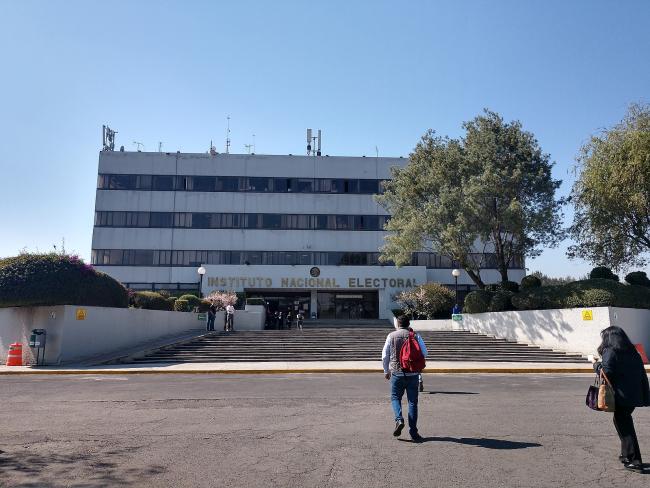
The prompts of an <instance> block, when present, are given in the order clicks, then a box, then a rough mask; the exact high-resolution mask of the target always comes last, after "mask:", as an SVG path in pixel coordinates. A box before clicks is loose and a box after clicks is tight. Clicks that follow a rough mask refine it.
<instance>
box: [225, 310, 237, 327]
mask: <svg viewBox="0 0 650 488" xmlns="http://www.w3.org/2000/svg"><path fill="white" fill-rule="evenodd" d="M234 321H235V307H233V306H232V305H226V330H227V331H230V332H232V331H233V330H235V328H234Z"/></svg>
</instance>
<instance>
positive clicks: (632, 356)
mask: <svg viewBox="0 0 650 488" xmlns="http://www.w3.org/2000/svg"><path fill="white" fill-rule="evenodd" d="M600 337H601V338H602V343H601V344H600V346H599V347H598V354H600V357H601V358H602V359H601V361H597V362H595V363H594V370H595V371H596V373H598V374H600V373H601V371H602V372H604V373H605V375H606V377H607V379H608V380H609V382H610V383H611V385H612V388H613V389H614V427H616V432H617V433H618V437H619V439H620V440H621V455H620V456H619V457H618V459H619V460H620V461H621V462H622V463H623V466H625V468H626V469H629V470H631V471H637V472H642V471H643V462H642V461H641V451H640V450H639V441H638V440H637V437H636V431H635V430H634V421H633V420H632V412H634V409H635V408H636V407H649V406H650V389H649V388H648V375H647V373H646V372H645V368H644V366H643V360H642V359H641V356H640V355H639V353H638V352H637V350H636V348H635V347H634V344H632V341H630V339H629V337H628V336H627V334H626V333H625V331H624V330H623V329H621V328H620V327H616V326H611V327H607V328H606V329H603V330H602V331H601V333H600Z"/></svg>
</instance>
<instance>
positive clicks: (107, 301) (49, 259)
mask: <svg viewBox="0 0 650 488" xmlns="http://www.w3.org/2000/svg"><path fill="white" fill-rule="evenodd" d="M128 303H129V299H128V292H127V290H126V288H125V287H124V286H123V285H122V284H121V283H120V282H119V281H117V280H115V279H114V278H111V277H110V276H108V275H107V274H105V273H101V272H99V271H97V270H95V269H94V268H93V267H92V266H91V265H89V264H85V263H84V262H83V261H82V260H81V259H79V257H77V256H68V255H63V254H55V253H49V254H28V253H25V254H20V255H18V256H15V257H10V258H4V259H0V307H22V306H37V305H86V306H97V307H118V308H125V307H127V306H128Z"/></svg>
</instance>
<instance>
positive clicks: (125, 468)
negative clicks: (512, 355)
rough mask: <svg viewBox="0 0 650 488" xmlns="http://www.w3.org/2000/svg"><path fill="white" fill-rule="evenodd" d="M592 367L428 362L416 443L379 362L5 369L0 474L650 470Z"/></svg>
mask: <svg viewBox="0 0 650 488" xmlns="http://www.w3.org/2000/svg"><path fill="white" fill-rule="evenodd" d="M591 379H592V377H591V376H587V375H522V374H518V375H500V374H489V375H481V374H474V375H473V374H463V375H459V374H456V375H425V392H424V393H422V394H421V397H420V422H419V427H420V433H421V434H422V435H423V436H424V437H425V442H424V443H422V444H414V443H412V442H410V441H409V437H408V433H407V430H406V429H405V431H404V433H403V434H402V437H401V438H400V439H395V438H393V437H392V429H393V421H392V412H391V409H390V404H389V399H388V384H387V382H386V381H385V380H384V379H383V376H382V375H381V374H377V375H374V374H353V373H346V374H320V373H314V374H296V375H272V374H265V375H242V374H239V375H225V374H220V375H212V374H202V375H183V374H174V375H110V374H103V375H93V374H87V375H71V376H40V375H16V376H14V375H11V376H3V377H0V391H1V392H2V413H1V414H0V450H1V451H2V452H1V453H0V486H2V487H5V486H6V487H100V486H102V487H105V486H135V487H166V486H173V487H194V486H198V487H221V486H223V487H226V486H227V487H251V488H253V487H265V488H266V487H283V488H287V487H312V486H313V487H353V486H354V487H390V488H394V487H395V486H421V487H427V486H440V487H450V486H462V487H474V486H476V487H479V486H480V487H581V488H584V487H585V486H608V487H617V486H625V487H627V488H632V487H637V486H638V487H641V486H644V487H645V486H648V485H649V483H650V477H648V476H647V475H643V474H636V473H630V472H627V471H625V470H623V468H622V467H621V465H620V463H619V462H618V459H617V455H618V449H619V442H618V438H617V436H616V433H615V430H614V426H613V424H612V416H611V414H608V413H602V412H593V411H590V410H588V409H587V408H586V407H585V405H584V397H585V393H586V390H587V387H588V385H589V384H590V381H591ZM634 417H635V422H636V425H637V432H638V434H639V440H640V445H641V450H642V452H643V453H645V454H646V457H648V456H650V409H638V410H637V411H636V412H635V414H634Z"/></svg>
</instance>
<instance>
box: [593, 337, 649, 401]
mask: <svg viewBox="0 0 650 488" xmlns="http://www.w3.org/2000/svg"><path fill="white" fill-rule="evenodd" d="M600 368H602V369H603V370H604V371H605V374H606V375H607V378H609V381H610V382H611V383H612V387H613V388H614V393H615V395H616V404H617V405H623V406H626V407H647V406H650V389H649V388H648V375H647V374H646V372H645V368H644V367H643V361H642V360H641V356H639V354H638V353H637V352H636V351H614V350H612V349H605V351H604V352H603V358H602V361H600V362H598V363H596V364H594V369H595V370H596V372H597V373H599V372H600Z"/></svg>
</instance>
